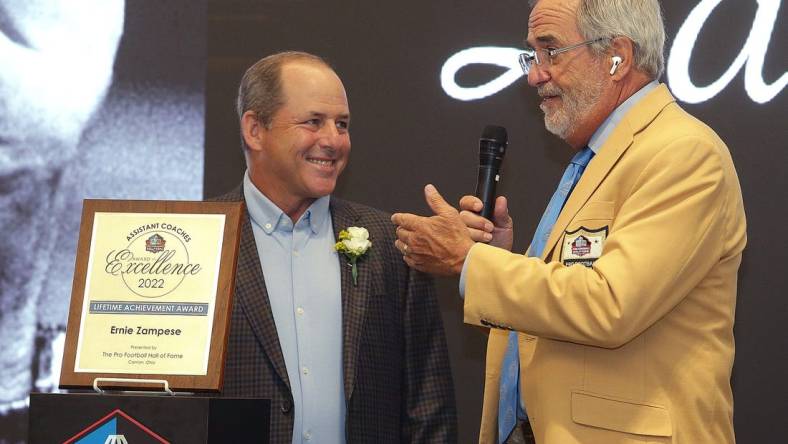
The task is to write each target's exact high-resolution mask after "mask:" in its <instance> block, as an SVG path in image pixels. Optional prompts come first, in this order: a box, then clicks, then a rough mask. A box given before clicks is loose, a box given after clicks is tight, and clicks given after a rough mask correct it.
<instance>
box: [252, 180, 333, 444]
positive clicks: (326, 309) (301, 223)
mask: <svg viewBox="0 0 788 444" xmlns="http://www.w3.org/2000/svg"><path fill="white" fill-rule="evenodd" d="M244 197H245V200H246V206H247V208H248V210H249V216H250V219H251V223H252V231H253V232H254V238H255V242H256V244H257V253H258V254H259V256H260V263H261V265H262V272H263V277H264V278H265V286H266V289H267V290H268V299H269V301H270V303H271V311H272V312H273V315H274V322H275V323H276V330H277V334H278V336H279V345H280V346H281V348H282V353H283V355H284V359H285V365H286V367H287V377H288V379H289V380H290V390H291V392H292V394H293V400H294V409H293V411H294V415H295V416H294V419H295V422H294V425H293V443H314V442H319V443H344V442H345V415H346V406H345V391H344V382H343V374H342V288H341V281H340V265H339V259H338V258H337V252H336V251H334V243H335V240H334V229H333V224H332V222H331V213H330V211H329V207H328V204H329V199H330V196H325V197H322V198H320V199H318V200H316V201H315V202H314V203H312V205H310V206H309V208H308V209H307V210H306V211H305V212H304V214H303V215H302V216H301V218H300V219H299V220H298V221H297V222H296V223H295V224H293V222H292V221H291V220H290V218H289V217H288V216H287V215H286V214H284V212H282V210H281V209H279V208H278V207H277V206H276V205H274V203H273V202H271V201H270V200H269V199H268V198H267V197H266V196H265V195H263V194H262V193H261V192H260V191H259V190H258V189H257V187H255V186H254V184H252V181H251V179H250V178H249V173H248V171H247V173H246V174H245V175H244ZM260 297H262V295H260Z"/></svg>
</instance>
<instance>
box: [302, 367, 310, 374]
mask: <svg viewBox="0 0 788 444" xmlns="http://www.w3.org/2000/svg"><path fill="white" fill-rule="evenodd" d="M301 371H302V372H304V374H305V375H308V374H309V369H308V368H306V367H304V368H302V369H301Z"/></svg>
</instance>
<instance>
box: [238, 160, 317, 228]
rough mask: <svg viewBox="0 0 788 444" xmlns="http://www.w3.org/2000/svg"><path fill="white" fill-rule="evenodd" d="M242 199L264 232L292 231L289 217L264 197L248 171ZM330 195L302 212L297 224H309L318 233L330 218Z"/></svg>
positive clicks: (253, 219) (245, 175)
mask: <svg viewBox="0 0 788 444" xmlns="http://www.w3.org/2000/svg"><path fill="white" fill-rule="evenodd" d="M243 187H244V199H245V200H246V207H247V208H248V210H249V217H250V218H251V219H252V221H253V222H254V223H255V224H257V225H258V226H259V227H260V228H261V229H262V230H263V231H264V232H265V234H271V233H273V232H274V231H277V230H280V231H293V223H292V221H291V220H290V218H289V217H288V216H287V215H286V214H285V213H284V211H282V209H281V208H279V207H277V206H276V204H274V203H273V202H271V200H270V199H269V198H268V197H266V196H265V195H264V194H263V193H262V192H260V190H259V189H257V187H256V186H255V185H254V184H253V183H252V179H251V178H250V177H249V171H248V170H247V171H246V173H245V174H244V184H243ZM330 200H331V196H330V195H328V196H323V197H321V198H319V199H317V200H316V201H314V202H312V205H310V206H309V208H307V209H306V211H304V214H302V215H301V217H300V218H299V219H298V222H296V225H298V224H309V228H310V230H312V233H313V234H318V233H320V232H321V230H323V228H324V227H326V226H327V222H328V221H329V220H330V218H331V213H330V211H329V203H330Z"/></svg>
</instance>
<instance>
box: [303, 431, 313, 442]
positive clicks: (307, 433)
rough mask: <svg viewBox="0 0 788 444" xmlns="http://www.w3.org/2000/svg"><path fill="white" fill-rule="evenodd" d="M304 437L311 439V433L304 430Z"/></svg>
mask: <svg viewBox="0 0 788 444" xmlns="http://www.w3.org/2000/svg"><path fill="white" fill-rule="evenodd" d="M304 439H305V440H307V441H309V440H311V439H312V434H311V433H309V432H304Z"/></svg>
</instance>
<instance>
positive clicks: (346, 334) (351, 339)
mask: <svg viewBox="0 0 788 444" xmlns="http://www.w3.org/2000/svg"><path fill="white" fill-rule="evenodd" d="M330 209H331V221H332V224H333V226H334V239H339V232H340V231H341V230H344V229H346V228H347V227H352V226H359V224H360V222H359V216H358V214H356V212H355V211H353V208H351V207H350V205H348V203H347V202H345V201H342V200H340V199H335V198H334V197H333V196H332V197H331V204H330ZM338 259H339V267H340V270H341V271H340V279H341V282H342V284H341V285H342V359H343V368H342V370H343V373H344V382H345V399H346V400H349V399H350V396H351V395H352V393H353V385H354V383H355V374H356V373H355V372H356V364H357V362H358V349H359V343H360V340H361V328H362V326H363V325H364V314H365V312H366V302H367V298H366V296H367V294H369V292H370V291H371V284H372V282H371V279H370V273H369V270H370V268H371V267H365V266H364V263H363V262H361V263H359V265H358V283H357V284H356V285H354V284H353V276H352V275H351V272H350V266H349V265H348V261H347V258H346V257H345V256H344V255H343V254H339V255H338Z"/></svg>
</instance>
